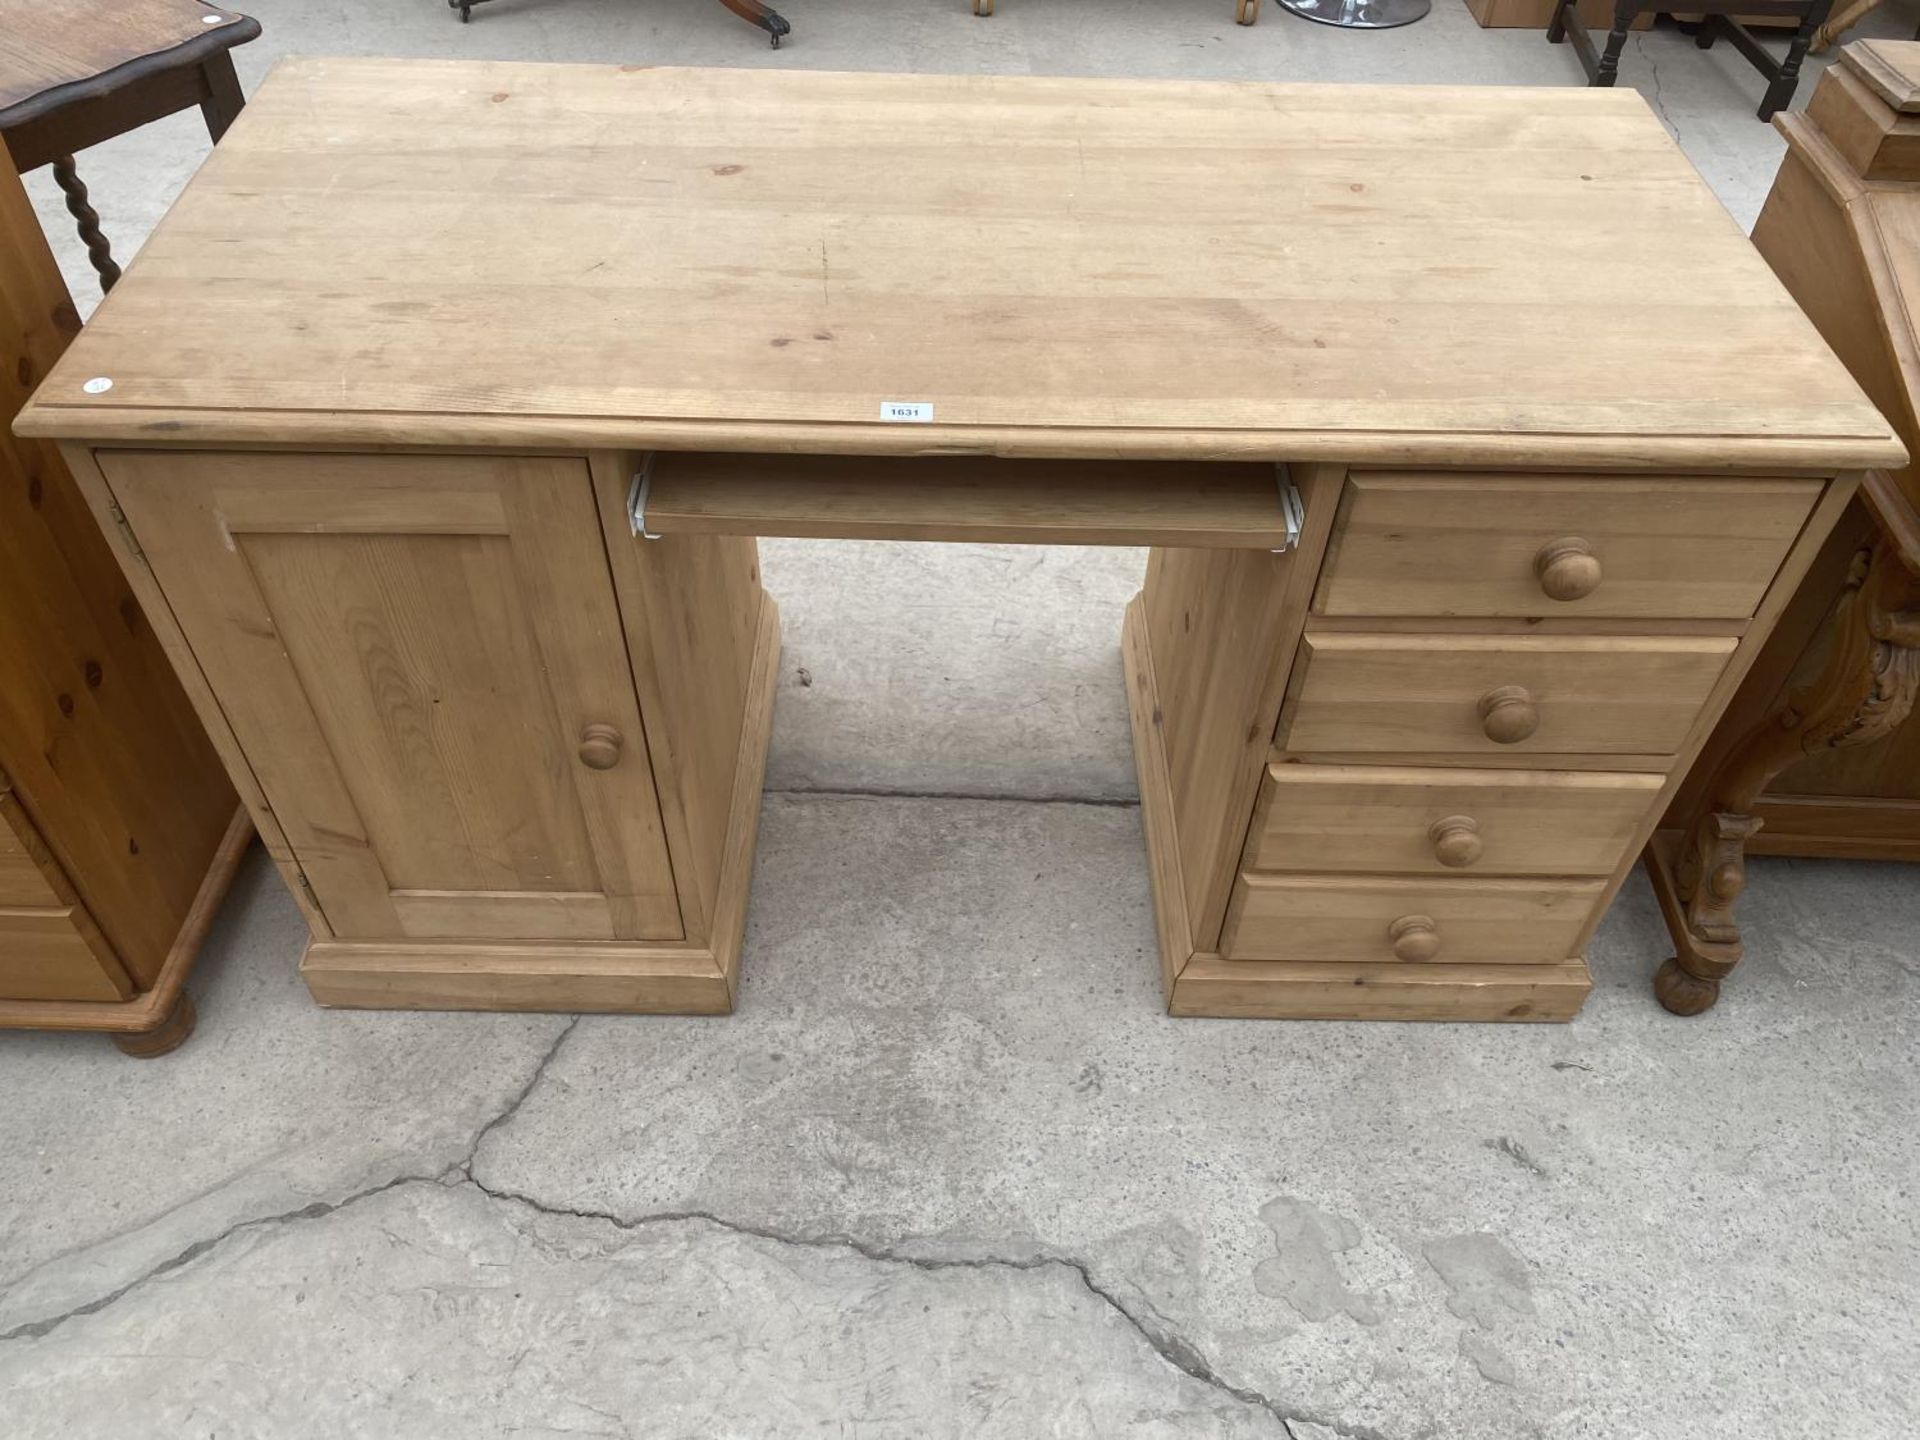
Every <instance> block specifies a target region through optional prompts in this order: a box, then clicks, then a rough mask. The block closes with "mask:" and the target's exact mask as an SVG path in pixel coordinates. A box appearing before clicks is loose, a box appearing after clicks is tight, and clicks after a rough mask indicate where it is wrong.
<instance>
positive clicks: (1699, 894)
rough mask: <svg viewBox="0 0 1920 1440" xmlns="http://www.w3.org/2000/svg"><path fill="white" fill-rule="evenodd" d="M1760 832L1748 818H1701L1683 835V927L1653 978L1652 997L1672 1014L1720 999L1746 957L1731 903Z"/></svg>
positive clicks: (1741, 884)
mask: <svg viewBox="0 0 1920 1440" xmlns="http://www.w3.org/2000/svg"><path fill="white" fill-rule="evenodd" d="M1759 829H1760V821H1758V820H1757V819H1755V818H1754V817H1753V816H1751V815H1725V814H1718V813H1715V814H1710V815H1704V816H1702V817H1701V819H1700V823H1699V824H1697V825H1695V826H1694V828H1693V833H1692V834H1691V835H1689V836H1687V837H1686V841H1685V844H1686V847H1687V848H1686V849H1685V850H1684V851H1683V852H1682V853H1681V855H1680V856H1679V860H1678V869H1679V874H1678V876H1677V877H1676V878H1677V887H1676V888H1677V889H1678V891H1679V895H1680V899H1681V900H1682V901H1683V902H1684V904H1685V905H1686V910H1685V915H1686V928H1685V929H1684V930H1682V931H1681V932H1680V933H1679V934H1677V935H1675V936H1674V947H1675V949H1676V951H1677V952H1678V953H1676V954H1675V955H1674V956H1672V958H1670V959H1669V960H1668V961H1667V963H1666V964H1664V965H1662V966H1661V967H1660V969H1659V970H1658V971H1657V972H1656V973H1655V975H1654V977H1653V993H1654V995H1655V996H1656V997H1658V999H1659V1001H1660V1003H1661V1004H1662V1005H1664V1006H1666V1007H1667V1009H1669V1010H1671V1011H1672V1012H1673V1013H1674V1014H1676V1015H1698V1014H1699V1013H1700V1012H1701V1011H1703V1010H1710V1009H1712V1008H1713V1002H1714V1001H1716V1000H1718V999H1719V998H1720V982H1721V981H1722V980H1724V979H1726V977H1727V976H1729V975H1731V974H1732V973H1733V969H1734V967H1735V966H1736V965H1738V964H1739V963H1740V957H1741V956H1742V954H1744V953H1745V947H1744V946H1743V945H1742V943H1741V940H1740V926H1739V925H1738V924H1737V923H1736V922H1735V921H1734V918H1733V905H1734V902H1735V901H1736V900H1738V899H1739V898H1740V892H1741V891H1742V890H1744V889H1746V888H1747V849H1746V847H1747V841H1748V840H1750V839H1752V838H1753V836H1754V835H1755V833H1756V832H1758V831H1759Z"/></svg>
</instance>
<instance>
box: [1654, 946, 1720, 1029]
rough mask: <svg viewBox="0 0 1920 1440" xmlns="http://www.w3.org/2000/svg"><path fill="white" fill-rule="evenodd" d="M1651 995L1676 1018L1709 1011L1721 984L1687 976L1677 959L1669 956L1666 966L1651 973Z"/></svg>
mask: <svg viewBox="0 0 1920 1440" xmlns="http://www.w3.org/2000/svg"><path fill="white" fill-rule="evenodd" d="M1653 994H1654V998H1655V999H1657V1000H1658V1001H1659V1002H1660V1003H1661V1004H1662V1005H1664V1006H1665V1007H1666V1008H1667V1009H1668V1010H1670V1011H1672V1012H1673V1013H1674V1014H1675V1015H1698V1014H1701V1013H1702V1012H1703V1011H1707V1010H1711V1009H1712V1008H1713V1002H1714V1001H1716V1000H1718V999H1719V998H1720V982H1719V981H1718V980H1702V979H1701V978H1700V977H1699V976H1698V975H1689V974H1688V973H1687V972H1686V971H1684V970H1682V969H1681V968H1680V961H1679V960H1678V959H1677V958H1675V957H1669V958H1668V960H1667V963H1666V964H1664V965H1662V966H1661V967H1660V968H1659V969H1658V970H1656V971H1655V972H1654V976H1653Z"/></svg>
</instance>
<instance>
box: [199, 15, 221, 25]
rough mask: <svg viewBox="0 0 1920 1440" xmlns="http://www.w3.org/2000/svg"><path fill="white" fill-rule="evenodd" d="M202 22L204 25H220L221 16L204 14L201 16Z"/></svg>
mask: <svg viewBox="0 0 1920 1440" xmlns="http://www.w3.org/2000/svg"><path fill="white" fill-rule="evenodd" d="M200 23H201V24H202V25H218V24H219V23H220V17H219V16H218V15H202V16H201V17H200Z"/></svg>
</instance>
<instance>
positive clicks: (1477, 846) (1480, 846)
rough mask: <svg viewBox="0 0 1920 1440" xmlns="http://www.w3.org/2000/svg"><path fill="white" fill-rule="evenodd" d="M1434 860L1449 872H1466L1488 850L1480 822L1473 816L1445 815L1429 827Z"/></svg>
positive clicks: (1428, 835) (1429, 838) (1428, 837)
mask: <svg viewBox="0 0 1920 1440" xmlns="http://www.w3.org/2000/svg"><path fill="white" fill-rule="evenodd" d="M1427 840H1428V842H1429V843H1431V844H1432V846H1433V858H1434V859H1436V860H1438V861H1439V862H1440V863H1441V864H1442V865H1444V866H1446V867H1447V868H1448V869H1449V870H1464V869H1466V868H1467V867H1468V866H1469V865H1471V864H1473V863H1474V862H1475V861H1476V860H1478V859H1479V858H1480V855H1481V853H1482V852H1483V851H1484V850H1485V849H1486V846H1485V844H1484V843H1483V842H1482V841H1481V839H1480V822H1479V821H1478V820H1476V819H1474V818H1473V817H1472V816H1471V815H1444V816H1442V817H1441V818H1440V819H1438V820H1436V821H1434V822H1433V824H1431V825H1429V826H1428V827H1427Z"/></svg>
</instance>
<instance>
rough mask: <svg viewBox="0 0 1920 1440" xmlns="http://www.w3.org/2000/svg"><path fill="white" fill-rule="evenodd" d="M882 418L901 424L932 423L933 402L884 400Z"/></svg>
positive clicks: (881, 410) (881, 407) (881, 405)
mask: <svg viewBox="0 0 1920 1440" xmlns="http://www.w3.org/2000/svg"><path fill="white" fill-rule="evenodd" d="M880 418H881V419H882V420H891V421H893V422H894V423H895V424H900V425H931V424H932V423H933V402H932V401H931V400H882V401H881V402H880Z"/></svg>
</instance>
